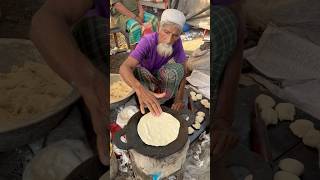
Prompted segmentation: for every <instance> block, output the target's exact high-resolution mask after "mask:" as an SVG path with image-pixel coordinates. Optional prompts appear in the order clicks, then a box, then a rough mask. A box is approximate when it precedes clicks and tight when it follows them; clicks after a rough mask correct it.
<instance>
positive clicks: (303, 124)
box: [289, 119, 314, 138]
mask: <svg viewBox="0 0 320 180" xmlns="http://www.w3.org/2000/svg"><path fill="white" fill-rule="evenodd" d="M289 128H290V129H291V131H292V133H293V134H294V135H296V136H298V137H299V138H301V137H303V136H304V135H305V134H307V132H308V131H309V130H311V129H314V125H313V122H311V121H309V120H306V119H298V120H296V121H294V122H293V123H291V124H290V126H289Z"/></svg>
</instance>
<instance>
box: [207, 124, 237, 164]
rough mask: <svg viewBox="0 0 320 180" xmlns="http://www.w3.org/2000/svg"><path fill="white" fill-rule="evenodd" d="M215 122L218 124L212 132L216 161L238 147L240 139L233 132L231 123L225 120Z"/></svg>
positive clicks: (213, 151) (213, 153)
mask: <svg viewBox="0 0 320 180" xmlns="http://www.w3.org/2000/svg"><path fill="white" fill-rule="evenodd" d="M215 121H216V124H214V125H213V130H212V131H211V133H213V139H212V143H211V146H212V147H211V149H212V155H213V157H214V159H219V158H221V157H223V156H224V155H225V154H226V153H227V152H229V151H230V150H231V149H233V148H234V147H235V146H236V145H237V143H238V141H239V137H238V135H237V134H236V133H235V132H234V130H232V128H231V124H230V123H229V122H230V121H226V120H224V119H217V120H215Z"/></svg>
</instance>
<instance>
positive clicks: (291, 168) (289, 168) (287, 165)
mask: <svg viewBox="0 0 320 180" xmlns="http://www.w3.org/2000/svg"><path fill="white" fill-rule="evenodd" d="M279 167H280V169H282V170H283V171H286V172H289V173H292V174H294V175H296V176H300V175H301V174H302V173H303V171H304V165H303V164H302V163H301V162H300V161H298V160H296V159H292V158H286V159H282V160H281V161H280V162H279Z"/></svg>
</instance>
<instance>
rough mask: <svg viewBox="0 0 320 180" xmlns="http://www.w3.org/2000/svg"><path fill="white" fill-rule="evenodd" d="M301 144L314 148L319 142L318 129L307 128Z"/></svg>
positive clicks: (319, 134)
mask: <svg viewBox="0 0 320 180" xmlns="http://www.w3.org/2000/svg"><path fill="white" fill-rule="evenodd" d="M302 141H303V144H305V145H307V146H310V147H314V148H316V147H317V146H318V145H319V144H320V131H318V130H316V129H311V130H309V131H308V132H307V133H306V134H305V135H304V136H303V138H302Z"/></svg>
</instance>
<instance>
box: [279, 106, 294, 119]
mask: <svg viewBox="0 0 320 180" xmlns="http://www.w3.org/2000/svg"><path fill="white" fill-rule="evenodd" d="M275 109H276V111H277V112H278V117H279V120H280V121H284V120H289V121H293V120H294V116H295V114H296V111H295V107H294V105H293V104H291V103H279V104H277V106H276V107H275Z"/></svg>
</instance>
